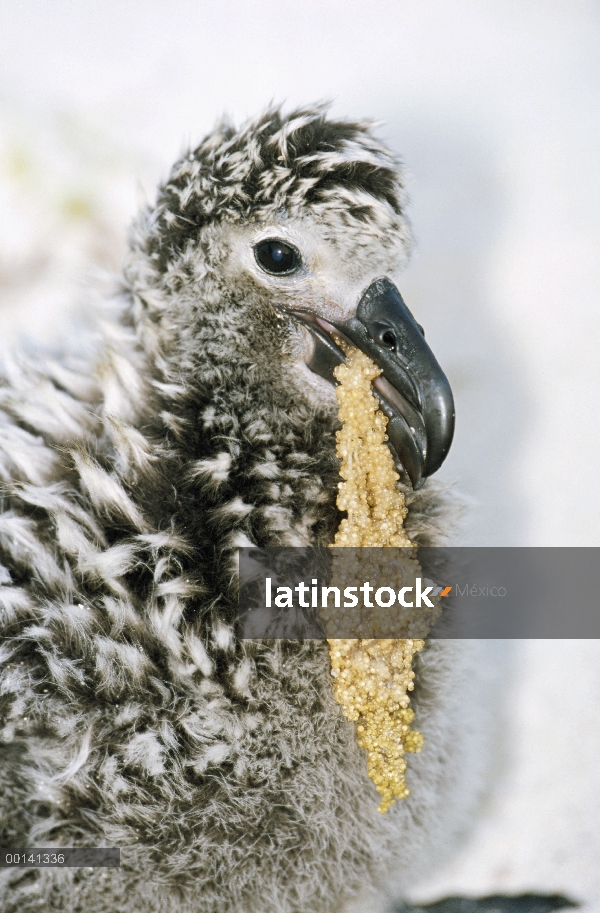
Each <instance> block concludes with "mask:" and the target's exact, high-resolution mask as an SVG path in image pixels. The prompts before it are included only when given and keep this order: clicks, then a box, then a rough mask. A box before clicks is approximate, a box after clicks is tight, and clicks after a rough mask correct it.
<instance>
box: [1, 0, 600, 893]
mask: <svg viewBox="0 0 600 913" xmlns="http://www.w3.org/2000/svg"><path fill="white" fill-rule="evenodd" d="M323 98H328V99H331V100H332V101H333V111H334V113H335V114H337V115H348V116H351V117H364V116H369V117H374V118H377V119H381V120H382V121H384V122H385V123H384V126H383V127H382V129H381V134H382V136H384V137H386V138H387V140H388V141H389V143H390V144H391V145H392V146H393V147H394V149H396V150H397V151H398V152H400V153H401V154H402V155H403V157H404V160H405V162H406V164H407V166H408V168H409V170H410V173H411V184H410V192H411V198H412V207H411V218H412V221H413V225H414V228H415V232H416V236H417V240H418V247H417V250H416V254H415V257H414V260H413V262H412V265H411V266H409V268H408V270H407V273H406V278H405V283H404V285H403V286H402V288H401V291H402V293H403V295H404V297H405V299H406V301H407V304H408V305H409V307H411V309H412V310H413V311H414V312H415V314H416V316H417V319H419V321H420V322H421V323H423V324H424V325H425V329H426V332H427V338H428V340H429V341H430V342H431V344H432V348H433V350H434V352H435V353H436V355H437V356H438V359H439V361H440V362H441V364H442V366H443V367H444V368H445V369H446V371H447V373H448V375H449V378H450V381H451V383H452V386H453V389H454V392H455V397H456V402H457V429H456V438H455V443H454V446H453V449H452V451H451V454H450V456H449V458H448V460H447V462H446V464H445V466H444V467H443V469H442V470H441V472H440V477H441V478H443V479H444V480H445V481H448V482H454V483H456V487H457V489H458V491H459V492H461V493H462V494H463V495H464V496H466V497H467V500H468V508H467V511H466V514H465V517H464V519H463V521H462V526H461V528H460V533H459V534H457V538H456V542H457V543H462V544H473V545H503V546H506V545H553V546H574V545H582V546H586V545H587V546H590V545H600V472H599V471H598V459H597V452H598V439H599V436H598V430H597V429H598V425H599V421H598V407H597V401H598V398H599V394H600V366H599V365H600V361H599V359H598V352H599V350H600V346H599V343H600V339H599V333H598V330H599V326H600V319H599V316H598V301H599V300H600V267H599V260H600V258H599V247H600V179H599V174H600V161H599V150H600V7H599V6H598V4H597V3H594V2H585V0H581V2H580V0H571V2H560V3H559V2H555V0H544V2H534V0H531V2H528V0H522V2H519V3H517V2H512V0H502V2H501V0H483V2H480V0H473V2H468V0H447V2H443V3H442V2H440V0H418V2H417V0H372V2H366V0H363V2H357V0H304V2H290V0H277V2H275V0H260V2H258V0H246V2H244V0H242V2H240V0H238V2H233V0H221V2H219V3H216V2H207V0H195V2H192V0H145V2H143V0H102V2H95V0H85V2H81V0H79V2H75V0H74V2H69V0H52V2H42V0H12V2H7V0H0V103H1V111H0V210H1V218H0V330H1V331H2V332H3V337H4V341H5V342H6V341H7V340H13V339H14V338H15V337H16V336H18V335H20V334H22V333H23V332H26V333H28V334H29V335H34V336H37V337H38V338H39V339H42V340H44V341H52V340H54V339H58V338H62V337H63V336H64V334H65V332H68V333H69V334H71V335H73V336H75V334H76V327H77V324H76V318H75V314H76V313H77V312H78V311H79V312H81V310H82V309H83V310H85V308H86V307H88V303H87V302H88V293H87V291H86V289H87V288H89V287H90V285H94V284H95V285H98V283H99V281H100V280H99V278H98V275H97V274H98V269H99V268H101V269H105V270H106V269H108V270H113V271H115V270H118V267H119V263H120V260H121V257H122V251H123V246H124V238H125V229H126V226H127V223H128V221H129V219H130V218H131V215H132V214H133V212H134V211H135V208H136V206H137V204H138V201H139V199H140V198H141V197H143V195H144V194H146V195H148V196H150V197H151V196H152V193H153V187H154V185H155V183H156V180H157V179H158V178H159V177H161V176H164V175H165V174H166V173H167V170H168V167H169V165H170V164H171V162H172V160H173V159H174V157H175V156H177V155H178V154H179V152H180V151H181V149H182V148H183V147H184V146H185V145H186V144H187V143H190V142H196V141H198V140H199V139H201V137H202V136H203V134H204V133H205V132H206V131H207V130H208V129H210V128H211V126H212V125H213V123H214V121H215V120H216V118H217V117H218V116H220V115H221V114H222V113H223V112H227V113H229V114H231V115H232V116H233V117H234V118H235V119H236V120H238V121H239V120H240V119H243V118H245V117H246V116H249V115H252V114H254V113H256V112H257V111H259V110H260V109H261V108H263V107H264V106H265V105H266V104H267V103H268V102H269V101H270V100H275V101H286V102H287V103H288V104H289V106H291V105H293V104H296V103H305V102H310V101H313V100H317V99H323ZM65 321H66V323H65ZM65 326H66V327H67V328H68V329H67V330H66V331H65V329H64V328H65ZM599 659H600V651H599V650H598V646H597V644H595V643H587V644H586V643H578V642H571V643H566V644H565V643H554V644H540V643H537V644H536V643H530V644H527V643H525V644H523V645H521V646H520V647H518V649H517V650H516V665H515V668H514V671H513V673H511V681H510V683H509V689H512V690H510V698H509V700H510V704H511V707H512V708H513V710H514V714H513V719H512V724H511V727H510V728H509V730H508V731H507V734H506V742H507V746H508V748H509V751H508V754H509V761H508V764H507V767H506V770H505V773H504V775H503V778H501V779H500V780H499V785H498V788H497V790H496V794H495V795H494V796H492V797H491V798H490V801H489V804H488V808H487V811H486V813H485V816H484V818H483V820H482V822H481V831H480V832H479V835H478V836H477V837H476V839H475V841H474V842H473V844H472V845H471V848H470V849H468V850H467V851H465V852H466V855H465V856H464V858H463V860H462V861H459V862H457V863H456V865H455V866H454V868H453V870H452V871H451V872H449V873H448V875H447V876H445V878H446V880H445V881H444V880H443V879H442V881H440V883H439V885H438V888H436V890H439V892H443V891H446V890H450V889H453V890H456V891H460V892H463V893H464V892H469V891H476V892H479V893H485V892H492V891H495V890H525V889H528V888H532V889H537V890H554V889H560V890H566V891H568V892H570V893H571V894H572V895H573V896H575V897H577V898H582V899H587V900H588V902H589V903H590V904H591V906H590V909H592V907H593V908H594V909H598V910H600V871H599V870H600V825H599V824H598V823H597V820H596V819H597V818H598V811H599V806H600V783H599V779H598V774H597V773H596V768H597V764H596V759H597V758H598V757H600V735H599V731H598V730H599V727H598V710H597V704H598V700H599V698H600V673H599V672H598V671H597V670H598V668H599V667H600V662H599ZM427 890H430V894H427ZM432 890H434V889H433V888H432V887H431V886H430V888H429V889H425V893H424V895H423V896H432V895H431V891H432ZM434 893H435V892H434Z"/></svg>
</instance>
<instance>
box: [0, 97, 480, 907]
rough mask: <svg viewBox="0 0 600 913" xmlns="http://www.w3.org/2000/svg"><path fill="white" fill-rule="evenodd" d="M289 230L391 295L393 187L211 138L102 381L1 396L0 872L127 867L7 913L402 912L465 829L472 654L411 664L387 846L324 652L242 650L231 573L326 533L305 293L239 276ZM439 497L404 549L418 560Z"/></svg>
mask: <svg viewBox="0 0 600 913" xmlns="http://www.w3.org/2000/svg"><path fill="white" fill-rule="evenodd" d="M275 223H276V224H280V225H282V226H283V227H284V229H285V230H287V227H286V226H288V225H292V226H300V228H298V229H297V230H298V231H303V230H304V227H303V226H306V225H308V226H309V227H308V228H307V229H306V231H307V233H308V235H310V232H311V231H313V228H311V227H310V226H312V225H316V226H317V227H318V231H319V232H321V234H322V236H323V237H324V238H325V239H326V243H327V244H328V245H329V248H328V249H330V250H332V251H334V252H336V257H337V261H336V269H337V270H338V271H340V272H342V273H343V272H344V271H346V273H347V275H348V276H351V277H353V278H352V281H354V282H360V281H361V276H362V273H361V270H362V271H363V272H364V271H365V270H367V271H368V269H370V266H369V263H370V259H371V260H373V262H374V263H375V267H374V268H375V269H376V268H377V258H378V257H379V258H382V260H381V262H384V261H385V262H389V261H390V260H393V261H394V263H395V265H396V268H398V269H399V268H400V267H401V266H402V265H403V263H404V261H405V259H406V257H407V255H408V250H409V246H410V231H409V228H408V225H407V222H406V218H405V194H404V190H403V179H402V170H401V168H400V166H399V164H398V162H397V161H396V160H395V159H394V157H393V156H392V155H391V154H390V153H389V152H388V150H387V149H386V148H385V147H384V146H382V145H381V144H380V143H379V141H378V140H376V139H375V138H374V136H373V134H372V132H371V130H370V128H369V126H368V125H365V124H350V123H344V122H334V121H331V120H328V119H327V116H326V113H325V112H324V110H322V109H319V108H315V109H306V110H303V111H299V112H295V113H294V114H292V115H290V116H288V117H284V116H283V115H282V114H281V113H280V112H279V111H277V110H271V111H269V112H267V113H266V114H265V115H263V116H262V117H261V118H258V119H256V120H255V121H253V122H251V123H249V124H248V125H246V126H245V127H243V128H242V129H241V130H239V131H236V130H235V129H234V128H233V127H230V126H228V125H222V126H221V127H219V128H218V129H217V130H216V131H215V132H214V133H213V134H211V135H210V136H209V137H208V138H207V139H206V140H205V141H204V142H203V143H202V144H201V145H200V146H199V147H198V148H197V149H195V150H193V151H191V152H190V153H189V154H186V155H185V156H184V157H183V158H182V159H181V160H180V161H179V162H178V163H177V164H176V165H175V166H174V168H173V171H172V173H171V175H170V177H169V179H168V180H167V182H166V183H165V184H164V185H163V186H162V187H161V188H160V189H159V194H158V199H157V202H156V204H155V205H154V206H152V207H148V208H147V209H146V210H145V211H143V212H142V214H141V215H140V217H139V219H138V221H137V222H136V224H135V226H134V228H133V230H132V233H131V242H130V252H129V255H128V258H127V262H126V265H125V272H124V280H123V283H122V288H121V290H120V291H119V293H118V294H117V295H116V296H115V299H114V300H113V301H112V302H110V303H109V304H108V305H107V307H106V313H104V314H102V315H101V320H100V322H99V327H100V329H99V335H98V339H97V343H96V348H95V352H96V354H95V356H94V358H93V359H91V360H89V359H88V360H86V362H85V363H83V362H78V361H77V359H76V358H75V357H73V356H69V357H64V358H62V359H50V358H47V357H42V356H40V357H39V358H37V359H35V358H34V359H29V360H25V359H22V360H20V361H17V360H15V361H14V362H12V363H11V364H9V365H6V367H5V371H4V380H3V381H2V384H1V385H0V477H1V479H2V500H1V511H2V512H1V513H0V583H1V586H0V621H1V624H2V640H1V642H0V662H1V679H0V740H1V741H0V802H1V823H0V843H1V844H2V845H3V846H14V847H26V846H50V845H63V846H71V845H90V846H120V847H122V859H123V865H122V867H121V869H117V870H108V869H105V870H103V869H95V870H89V869H82V870H69V871H55V870H43V871H39V870H37V871H36V870H19V871H7V870H2V872H1V873H0V898H1V901H0V908H1V909H2V911H3V913H13V911H14V913H16V911H19V913H28V911H34V910H35V911H50V910H61V911H65V913H75V911H81V913H84V911H85V913H132V911H142V910H143V911H144V913H158V911H161V913H162V911H165V913H166V911H169V913H170V911H173V913H174V911H178V913H192V911H193V913H204V911H206V913H209V911H210V913H225V911H227V913H230V911H231V913H259V911H261V913H268V911H278V913H308V911H336V910H341V909H342V908H343V906H344V904H346V903H347V902H349V901H350V900H351V899H352V898H353V897H356V896H358V895H360V893H361V892H364V891H367V892H368V891H369V889H370V887H371V886H373V885H375V884H379V883H381V882H382V880H383V879H384V876H385V873H386V872H388V871H389V870H390V869H391V870H393V871H394V872H395V874H396V881H397V887H398V890H404V889H405V888H406V887H407V886H408V885H409V884H410V883H412V882H413V881H414V880H416V879H417V878H418V877H421V876H422V875H423V874H425V873H426V872H427V871H428V870H429V869H430V868H431V867H432V866H434V865H435V864H436V861H437V860H438V859H439V858H442V857H443V856H444V853H445V852H446V851H447V849H448V847H449V846H450V844H451V843H452V842H453V841H454V839H455V836H456V835H457V834H458V833H459V832H460V831H461V830H462V829H463V828H464V827H465V826H466V822H467V821H468V817H469V813H470V810H471V806H472V804H473V802H474V801H475V799H476V796H477V794H478V791H479V788H480V782H481V778H482V774H483V770H484V768H485V763H486V754H485V748H484V746H485V740H484V738H483V733H484V732H485V729H486V726H485V725H484V715H483V710H482V707H481V705H482V703H483V698H482V694H483V690H482V676H483V678H485V670H484V668H483V662H482V658H481V652H480V650H479V648H478V647H476V646H475V645H470V646H469V645H466V644H462V645H461V644H458V643H455V642H452V641H446V642H437V643H436V644H435V645H432V646H430V647H429V648H428V649H427V650H426V651H425V653H424V654H423V655H422V656H421V657H420V658H419V660H418V675H417V687H416V690H415V696H414V699H413V704H412V706H413V707H414V708H415V710H416V712H417V722H418V728H419V729H421V730H422V731H423V733H424V735H425V737H426V748H425V749H424V751H423V753H422V754H421V755H419V756H415V757H412V758H410V760H409V770H408V782H409V785H410V788H411V790H412V795H411V796H410V798H409V799H407V800H405V801H403V802H400V803H399V804H398V805H397V806H395V807H394V808H393V809H392V810H391V811H390V812H389V813H388V814H387V815H386V816H381V815H380V814H379V813H378V812H377V804H378V800H377V794H376V792H375V789H374V787H373V785H372V783H371V782H370V780H369V778H368V777H367V773H366V763H365V757H364V754H363V752H362V751H361V750H359V749H358V747H357V745H356V740H355V735H354V727H353V725H352V724H349V723H348V722H347V721H346V720H345V718H344V717H343V715H342V713H341V710H340V708H339V707H338V705H337V704H336V703H335V702H334V700H333V696H332V691H331V684H330V672H329V660H328V654H327V648H326V645H324V644H320V643H312V642H307V643H305V644H294V643H278V644H266V643H255V644H250V643H245V644H240V643H238V642H236V640H235V638H234V636H233V630H232V623H233V620H234V617H235V608H236V573H235V551H236V549H237V548H238V547H239V546H242V545H247V544H260V545H303V544H307V543H316V544H327V543H328V542H330V541H331V540H332V538H333V533H334V531H335V529H336V526H337V523H338V522H339V516H338V513H337V509H336V506H335V496H336V491H337V482H338V478H339V477H338V474H337V472H338V463H337V459H336V456H335V430H336V423H337V419H336V411H335V407H334V405H333V403H332V401H331V399H328V398H327V397H326V396H323V395H321V393H320V391H319V389H318V388H316V387H315V388H311V387H310V386H307V385H306V384H305V383H303V382H300V381H298V380H297V378H296V375H295V373H294V371H295V367H294V366H295V364H296V361H297V353H298V351H300V349H301V346H302V345H303V340H302V338H300V337H299V336H298V332H299V331H298V330H297V328H295V327H294V326H292V324H291V321H289V320H287V319H285V317H283V318H282V316H281V308H280V307H278V305H279V304H280V302H281V301H282V300H284V299H285V300H289V298H290V296H291V295H292V291H290V290H289V289H287V290H286V289H283V290H280V291H279V292H277V293H273V292H271V291H270V290H269V289H268V288H267V287H266V286H264V285H261V284H260V282H259V281H258V280H256V279H255V277H254V276H253V275H252V273H251V271H250V272H249V270H248V269H243V268H241V267H239V266H238V265H237V264H238V260H237V259H236V258H237V251H238V250H239V249H241V247H240V245H241V244H242V241H243V240H244V239H245V238H246V236H247V234H248V232H252V231H255V230H258V231H260V230H261V226H263V225H269V224H275ZM290 230H291V229H290ZM295 230H296V229H295ZM314 230H315V231H316V230H317V229H314ZM240 238H241V239H242V241H240ZM365 274H366V273H365ZM312 294H316V292H314V291H313V292H312ZM323 294H324V295H325V294H326V293H325V292H324V293H323ZM327 294H329V292H327ZM277 295H279V296H280V297H279V299H278V298H277ZM431 491H432V488H431V486H430V485H429V486H426V488H425V489H424V490H423V492H421V493H418V495H417V494H416V495H414V496H413V498H412V504H411V514H410V515H409V519H408V525H409V529H410V530H411V533H412V535H413V536H414V537H416V538H418V537H419V536H420V537H421V539H422V540H423V541H425V540H426V539H427V538H428V537H429V538H431V536H432V535H433V536H434V537H435V528H436V526H439V525H440V518H439V515H440V511H441V510H442V508H441V507H440V504H441V502H440V499H439V497H436V495H435V490H433V494H431ZM441 525H442V526H443V521H441ZM432 529H433V533H432Z"/></svg>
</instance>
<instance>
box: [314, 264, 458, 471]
mask: <svg viewBox="0 0 600 913" xmlns="http://www.w3.org/2000/svg"><path fill="white" fill-rule="evenodd" d="M298 316H300V315H298ZM308 326H309V329H310V330H311V331H312V333H313V335H314V337H315V351H314V354H313V357H312V359H311V361H310V362H309V364H308V367H309V368H310V369H311V370H312V371H314V372H315V374H320V375H321V376H322V377H325V378H326V379H327V380H330V381H331V380H333V369H334V368H335V367H336V366H337V365H339V364H340V363H341V362H342V361H344V353H343V352H342V350H341V349H340V348H339V346H337V345H336V344H335V342H334V340H333V339H332V337H331V335H330V334H329V333H328V332H327V331H326V329H324V327H326V326H327V324H325V322H324V321H317V322H316V323H313V322H312V321H311V322H310V323H308ZM333 327H335V329H336V330H337V331H338V332H339V333H340V335H341V336H343V337H345V338H346V339H347V340H348V341H349V342H351V343H352V344H353V345H354V346H356V347H357V348H359V349H361V350H362V351H363V352H364V353H365V354H366V355H368V356H369V357H370V358H372V359H373V361H374V362H375V363H376V364H377V365H378V366H379V367H380V368H381V370H382V374H381V376H380V377H378V378H377V380H376V381H375V382H374V384H373V386H374V387H375V393H376V395H377V396H378V398H379V400H380V404H381V409H382V411H383V412H384V413H385V414H386V415H387V417H388V419H389V423H388V427H387V433H388V437H389V443H390V449H391V450H392V454H393V455H394V457H395V458H396V459H397V460H398V461H399V462H400V463H401V464H402V467H403V468H404V470H405V471H406V473H407V474H408V476H409V478H410V481H411V484H412V486H413V488H415V489H416V488H420V487H421V485H422V484H423V482H424V481H425V479H426V478H427V476H430V475H431V474H432V473H434V472H435V471H436V470H437V469H439V468H440V466H441V465H442V463H443V462H444V459H445V458H446V455H447V453H448V451H449V449H450V445H451V443H452V436H453V434H454V400H453V398H452V391H451V389H450V384H449V383H448V380H447V378H446V375H445V374H444V372H443V371H442V369H441V368H440V366H439V365H438V363H437V361H436V359H435V357H434V355H433V352H432V351H431V349H430V348H429V346H428V345H427V343H426V342H425V337H424V334H423V329H422V328H421V327H420V326H419V324H418V323H417V322H416V321H415V319H414V317H413V315H412V314H411V312H410V311H409V310H408V308H407V307H406V305H405V303H404V301H403V300H402V296H401V295H400V292H399V291H398V289H397V288H396V286H395V285H394V284H393V283H392V282H390V281H389V279H378V280H377V281H376V282H373V284H372V285H370V286H369V288H368V289H367V290H366V292H365V293H364V295H363V296H362V298H361V299H360V302H359V304H358V307H357V309H356V316H354V317H351V318H349V319H348V320H344V321H341V322H334V323H333Z"/></svg>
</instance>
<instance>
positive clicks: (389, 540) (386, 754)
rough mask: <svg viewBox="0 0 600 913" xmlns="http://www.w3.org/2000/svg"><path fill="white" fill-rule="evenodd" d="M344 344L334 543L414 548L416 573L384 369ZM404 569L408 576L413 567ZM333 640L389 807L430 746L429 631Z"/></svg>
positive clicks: (347, 695) (344, 686)
mask: <svg viewBox="0 0 600 913" xmlns="http://www.w3.org/2000/svg"><path fill="white" fill-rule="evenodd" d="M339 344H340V345H341V346H342V347H343V348H344V351H345V354H346V362H345V364H342V365H339V367H337V368H336V369H335V376H336V379H337V380H338V382H339V385H338V387H337V390H336V392H337V399H338V406H339V418H340V421H341V422H342V428H341V430H340V431H338V434H337V453H338V456H339V457H340V459H341V468H340V475H341V477H342V480H343V481H342V482H340V485H339V493H338V499H337V505H338V507H339V508H340V510H343V511H346V512H347V516H346V517H345V518H344V519H343V520H342V521H341V523H340V526H339V529H338V531H337V534H336V536H335V540H334V542H333V547H340V546H342V547H349V546H350V547H352V546H354V547H359V548H365V547H366V548H368V547H376V548H382V547H390V546H393V547H396V548H398V547H400V548H404V549H407V557H406V559H404V558H403V557H401V556H402V553H400V557H396V558H395V564H396V573H397V574H398V573H399V574H400V577H402V573H403V569H402V567H399V565H400V566H401V565H402V563H403V561H407V562H409V563H410V564H411V565H412V575H413V576H414V571H415V567H416V568H418V562H416V557H414V554H413V552H410V551H408V550H409V549H413V543H412V542H411V541H410V539H409V537H408V536H407V534H406V531H405V529H404V526H403V522H404V518H405V516H406V514H407V508H406V505H405V500H404V495H403V494H402V493H401V492H400V491H398V489H397V485H396V483H397V481H398V479H399V476H398V473H397V472H396V470H395V467H394V462H393V459H392V455H391V453H390V451H389V449H388V447H387V446H386V443H385V442H386V440H387V435H386V427H387V422H388V419H387V417H386V416H385V415H384V414H383V413H382V412H381V410H380V409H379V405H378V402H377V400H376V398H375V396H374V394H373V390H372V387H371V384H372V381H373V380H374V379H375V378H376V377H377V376H378V375H379V374H380V373H381V371H380V369H379V368H378V367H377V365H376V364H375V363H374V362H373V361H372V360H371V359H370V358H369V357H368V356H367V355H365V354H364V353H363V352H361V351H359V350H358V349H355V348H352V347H350V346H348V345H346V344H345V342H344V341H342V340H339ZM415 551H416V550H415ZM395 554H396V556H397V553H395ZM336 562H337V565H338V566H337V567H336ZM332 564H333V567H332V578H333V579H335V578H336V577H337V578H338V579H343V574H344V566H343V558H342V557H341V556H338V557H337V558H336V557H335V556H334V558H333V562H332ZM409 570H410V568H409ZM404 572H405V576H404V580H406V579H407V577H406V568H405V569H404ZM409 576H410V575H409ZM432 620H433V619H431V618H430V619H428V622H429V623H431V622H432ZM427 630H428V625H427V626H426V627H425V628H423V626H422V625H421V631H422V633H423V634H424V635H425V634H426V631H427ZM328 643H329V652H330V658H331V674H332V677H333V692H334V697H335V699H336V701H337V702H338V703H339V704H340V705H341V707H342V710H343V712H344V715H345V716H346V718H347V719H348V720H351V721H353V722H356V724H357V725H356V732H357V738H358V744H359V745H360V746H361V748H364V749H365V750H366V752H367V770H368V774H369V776H370V778H371V780H372V781H373V783H374V784H375V787H376V789H377V791H378V792H379V794H380V796H381V802H380V804H379V811H380V812H382V813H384V812H387V811H388V809H389V808H390V807H391V806H392V805H393V804H394V803H395V802H396V801H397V800H398V799H403V798H405V797H406V796H408V795H409V792H410V791H409V789H408V787H407V785H406V780H405V776H404V775H405V772H406V760H405V757H404V756H405V753H406V752H419V751H421V748H422V746H423V736H422V735H421V733H420V732H417V731H416V730H414V729H412V728H411V723H412V722H413V720H414V712H413V711H412V710H411V709H410V707H409V700H410V698H409V692H410V691H412V690H413V688H414V677H415V674H414V671H413V669H412V661H413V657H414V655H415V654H416V653H418V652H419V651H420V650H422V649H423V647H424V645H425V641H424V639H423V637H409V638H405V639H389V638H365V639H340V638H328Z"/></svg>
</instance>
